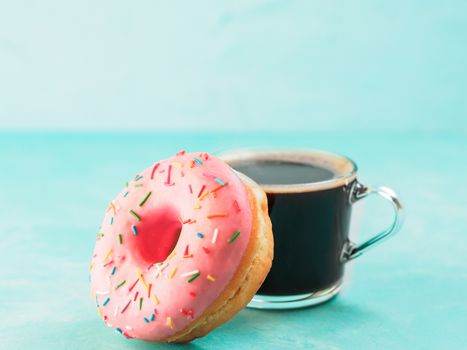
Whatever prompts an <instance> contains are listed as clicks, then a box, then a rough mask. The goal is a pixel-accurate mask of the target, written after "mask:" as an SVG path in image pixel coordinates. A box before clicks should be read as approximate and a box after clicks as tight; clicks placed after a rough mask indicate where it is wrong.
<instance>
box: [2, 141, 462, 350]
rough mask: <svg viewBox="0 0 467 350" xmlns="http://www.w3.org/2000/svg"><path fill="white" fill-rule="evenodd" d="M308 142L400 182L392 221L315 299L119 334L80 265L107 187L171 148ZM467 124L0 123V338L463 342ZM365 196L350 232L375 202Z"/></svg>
mask: <svg viewBox="0 0 467 350" xmlns="http://www.w3.org/2000/svg"><path fill="white" fill-rule="evenodd" d="M244 147H292V148H293V147H295V148H319V149H326V150H331V151H336V152H340V153H344V154H346V155H349V156H350V157H352V158H354V159H355V160H356V161H357V163H358V164H359V165H360V179H361V180H362V181H364V182H366V183H374V184H386V185H389V186H391V187H394V188H395V189H396V190H397V191H398V192H399V193H400V195H401V197H402V199H403V201H404V204H405V205H406V208H407V221H406V224H405V227H404V228H403V230H402V232H401V233H400V235H398V236H396V237H394V239H392V240H390V241H388V242H387V243H385V244H384V245H381V246H380V247H378V248H377V250H376V249H375V250H374V251H371V252H369V253H368V254H367V255H365V256H363V257H361V258H359V259H357V260H356V261H355V263H354V264H353V266H352V269H351V270H352V274H351V275H352V276H351V281H350V284H349V285H348V286H347V288H346V290H345V291H344V292H343V293H342V294H341V295H340V296H339V297H338V298H336V299H334V300H333V301H331V302H329V303H328V304H325V305H322V306H319V307H315V308H309V309H303V310H297V311H283V312H266V311H257V310H244V311H241V312H240V313H239V314H238V315H237V316H236V317H235V318H234V319H233V320H231V321H230V322H229V323H227V324H225V325H223V326H222V327H221V328H219V329H217V330H215V331H214V332H212V333H211V334H209V335H208V336H207V337H205V338H202V339H199V340H196V341H195V342H193V343H192V344H189V345H186V346H182V347H180V346H177V345H166V344H162V345H154V344H147V343H143V342H139V341H128V340H126V339H124V338H123V337H121V336H119V335H117V334H115V333H114V332H113V331H112V330H111V329H109V328H107V327H105V326H104V325H103V323H102V321H101V320H100V319H99V318H98V317H97V314H96V310H95V305H94V302H93V301H92V300H91V299H90V298H89V285H88V272H87V267H88V263H89V261H90V257H91V254H92V249H93V245H94V239H95V233H96V229H97V227H98V225H99V223H100V221H101V219H102V216H103V213H104V210H105V208H106V205H107V203H108V201H109V199H111V198H113V196H114V195H115V194H116V193H117V192H118V191H119V189H120V188H121V187H122V186H123V184H124V182H125V181H126V180H127V179H128V178H129V177H131V176H133V175H134V173H135V172H136V171H138V170H139V169H142V168H144V167H146V166H149V165H150V164H152V163H153V162H154V161H155V160H156V159H159V158H161V157H166V156H168V155H170V154H172V153H174V152H176V151H178V150H179V149H181V148H185V149H188V150H193V151H194V150H206V151H210V152H212V153H219V152H223V151H226V150H230V149H235V148H244ZM466 155H467V135H466V133H462V132H451V133H447V132H445V133H418V134H417V133H403V132H393V133H384V134H383V133H364V132H362V133H346V132H327V133H326V132H321V133H301V134H300V133H296V134H290V133H289V134H286V133H225V132H224V133H154V134H151V133H139V134H138V133H135V134H128V133H113V134H112V133H107V134H104V133H91V134H83V133H68V134H64V133H55V134H54V133H48V134H47V133H44V134H39V133H1V134H0V169H1V171H0V181H1V183H2V191H1V195H0V213H1V214H0V217H1V220H0V232H1V234H0V319H1V322H0V348H1V349H2V350H17V349H28V348H34V349H36V350H55V349H57V350H63V349H100V350H105V349H112V350H116V349H168V348H173V349H175V348H183V349H261V350H262V349H359V350H360V349H460V348H465V347H466V344H467V334H466V332H465V325H466V323H467V233H466V228H467V187H466V186H465V174H466V173H467V162H466ZM367 204H368V205H367V206H366V207H365V211H364V213H363V214H364V215H363V216H364V220H363V222H362V233H361V237H363V236H366V235H368V234H370V233H371V232H372V231H373V230H375V229H377V228H380V227H381V226H383V225H384V224H385V220H387V219H388V216H387V215H386V214H387V211H389V208H387V207H385V206H381V205H380V204H381V203H380V202H378V201H377V200H374V201H371V202H370V201H369V202H368V203H367Z"/></svg>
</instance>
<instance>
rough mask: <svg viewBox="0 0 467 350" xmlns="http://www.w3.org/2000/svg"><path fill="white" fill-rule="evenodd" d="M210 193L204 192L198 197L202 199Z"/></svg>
mask: <svg viewBox="0 0 467 350" xmlns="http://www.w3.org/2000/svg"><path fill="white" fill-rule="evenodd" d="M208 194H209V192H204V193H203V194H202V195H201V196H199V197H198V199H199V200H200V201H201V200H203V198H204V197H206V196H207V195H208Z"/></svg>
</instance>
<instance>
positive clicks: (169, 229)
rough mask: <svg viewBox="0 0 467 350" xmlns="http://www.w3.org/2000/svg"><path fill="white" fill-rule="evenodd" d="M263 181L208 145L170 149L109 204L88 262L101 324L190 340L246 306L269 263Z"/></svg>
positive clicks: (138, 334)
mask: <svg viewBox="0 0 467 350" xmlns="http://www.w3.org/2000/svg"><path fill="white" fill-rule="evenodd" d="M272 255H273V238H272V231H271V222H270V220H269V216H268V214H267V199H266V196H265V194H264V192H263V191H262V190H261V188H259V187H258V185H256V184H255V183H254V182H253V181H251V180H250V179H249V178H247V177H246V176H244V175H242V174H240V173H237V172H235V171H234V170H233V169H232V168H230V167H229V166H228V165H227V164H226V163H224V162H223V161H222V160H220V159H218V158H216V157H213V156H212V155H208V154H207V153H185V152H184V151H182V152H179V153H177V154H176V155H175V156H174V157H172V158H170V159H167V160H163V161H160V162H157V163H156V164H154V165H153V166H151V167H150V168H148V169H146V170H144V171H143V172H141V173H139V174H138V175H136V176H135V177H134V178H133V180H132V181H130V182H129V183H128V184H127V187H126V188H125V189H124V190H123V191H122V192H121V193H120V194H119V195H118V196H117V198H116V199H115V200H114V201H112V202H111V203H110V204H109V207H108V209H107V212H106V215H105V218H104V222H103V224H102V226H101V228H100V231H99V233H98V234H97V241H96V246H95V250H94V255H93V258H92V263H91V266H90V270H91V292H92V294H93V296H95V299H96V303H97V308H98V314H99V316H101V317H102V318H103V319H104V321H105V323H106V324H107V325H108V326H110V327H113V328H114V329H115V330H116V331H117V332H118V333H121V334H122V335H124V336H126V337H127V338H137V339H143V340H147V341H155V342H187V341H190V340H192V339H194V338H198V337H201V336H204V335H206V334H207V333H208V332H210V331H211V330H213V329H214V328H216V327H218V326H219V325H221V324H222V323H224V322H226V321H228V320H229V319H230V318H232V317H233V316H234V315H235V314H236V313H237V312H238V311H240V310H241V309H242V308H244V307H245V306H246V304H247V303H248V302H249V301H250V300H251V299H252V297H253V295H254V294H255V292H256V291H257V290H258V288H259V287H260V285H261V283H262V282H263V281H264V278H265V277H266V275H267V273H268V272H269V269H270V267H271V263H272Z"/></svg>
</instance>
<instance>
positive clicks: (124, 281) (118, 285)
mask: <svg viewBox="0 0 467 350" xmlns="http://www.w3.org/2000/svg"><path fill="white" fill-rule="evenodd" d="M125 283H126V280H123V281H121V282H120V283H119V284H117V286H116V287H115V289H118V288H120V287H121V286H123V285H124V284H125Z"/></svg>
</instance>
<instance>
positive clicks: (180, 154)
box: [175, 149, 186, 156]
mask: <svg viewBox="0 0 467 350" xmlns="http://www.w3.org/2000/svg"><path fill="white" fill-rule="evenodd" d="M185 153H186V151H185V150H184V149H182V150H181V151H179V152H177V153H176V154H175V155H176V156H183V155H184V154H185Z"/></svg>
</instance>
